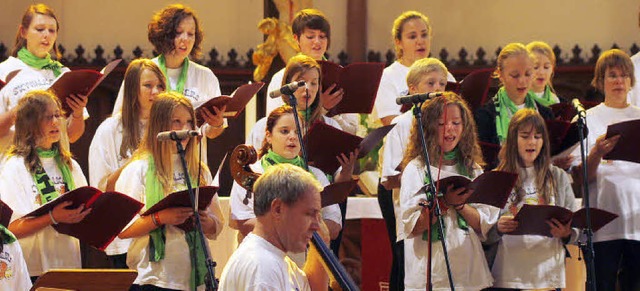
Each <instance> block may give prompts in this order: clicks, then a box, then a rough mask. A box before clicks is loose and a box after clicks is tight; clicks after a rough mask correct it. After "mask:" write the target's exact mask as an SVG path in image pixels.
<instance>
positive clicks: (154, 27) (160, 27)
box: [147, 4, 204, 59]
mask: <svg viewBox="0 0 640 291" xmlns="http://www.w3.org/2000/svg"><path fill="white" fill-rule="evenodd" d="M187 17H193V20H194V21H195V23H196V40H195V43H194V44H193V49H192V50H191V53H190V54H189V56H190V57H191V58H192V59H193V58H198V57H200V54H201V51H202V48H201V47H200V44H201V43H202V39H203V37H204V36H203V33H202V29H201V28H200V23H199V22H198V17H197V16H196V14H195V11H194V10H193V9H191V8H189V7H187V6H184V5H182V4H172V5H169V6H167V7H165V8H163V9H162V10H160V11H158V12H157V13H156V14H154V15H153V18H151V22H150V23H149V25H148V27H147V28H148V29H147V30H148V33H147V37H148V39H149V42H151V44H152V45H153V47H154V49H155V50H156V52H157V53H159V54H165V53H168V52H170V51H172V50H174V49H175V42H174V40H175V38H176V29H177V28H178V25H180V21H182V20H183V19H185V18H187Z"/></svg>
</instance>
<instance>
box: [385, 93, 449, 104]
mask: <svg viewBox="0 0 640 291" xmlns="http://www.w3.org/2000/svg"><path fill="white" fill-rule="evenodd" d="M438 96H442V92H432V93H423V94H413V95H408V96H400V97H398V98H396V104H398V105H403V104H415V103H422V102H424V101H427V100H429V99H433V98H435V97H438Z"/></svg>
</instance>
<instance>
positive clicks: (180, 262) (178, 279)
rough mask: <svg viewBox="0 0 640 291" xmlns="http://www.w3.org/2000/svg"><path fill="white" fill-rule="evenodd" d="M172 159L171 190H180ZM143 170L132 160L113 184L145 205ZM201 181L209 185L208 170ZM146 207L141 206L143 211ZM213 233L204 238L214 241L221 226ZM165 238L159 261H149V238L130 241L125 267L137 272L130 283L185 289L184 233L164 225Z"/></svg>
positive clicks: (177, 165)
mask: <svg viewBox="0 0 640 291" xmlns="http://www.w3.org/2000/svg"><path fill="white" fill-rule="evenodd" d="M172 159H173V168H174V174H173V178H174V179H173V182H174V187H173V191H180V190H184V189H186V185H185V179H184V174H183V173H182V167H181V166H180V160H179V156H178V155H177V154H176V155H173V156H172ZM147 169H148V161H147V160H146V159H140V160H135V161H132V162H131V163H130V164H128V165H127V166H126V167H125V168H124V169H123V170H122V173H121V175H120V177H119V178H118V181H117V182H116V187H115V188H116V191H118V192H121V193H125V194H127V195H129V196H131V197H132V198H134V199H136V200H138V201H140V202H142V203H145V204H146V194H145V193H146V192H145V181H146V180H145V179H146V173H147ZM205 178H206V184H207V185H211V182H212V178H211V173H210V172H209V171H205ZM217 205H219V202H218V195H217V194H216V195H215V196H214V198H213V201H212V202H211V205H210V206H209V208H210V209H211V211H214V207H218V206H217ZM147 208H148V207H146V206H145V208H144V209H147ZM139 217H140V215H136V216H135V217H134V218H133V219H132V221H131V223H133V222H134V221H136V220H137V219H138V218H139ZM218 222H219V221H218ZM131 223H130V224H129V225H131ZM127 227H128V226H127ZM125 229H126V227H125ZM216 231H217V232H216V233H215V234H214V235H213V236H209V235H207V238H208V239H215V238H216V237H217V235H218V234H219V233H220V231H222V225H220V224H219V225H217V227H216ZM165 237H166V240H165V257H164V259H162V260H161V261H160V262H150V261H149V235H144V236H140V237H135V238H133V239H132V242H131V246H130V247H129V250H128V252H127V265H128V266H129V268H131V269H134V270H137V271H138V276H137V277H136V280H135V281H134V284H138V285H146V284H149V285H154V286H158V287H161V288H168V289H178V290H189V278H190V274H191V268H190V266H191V258H190V256H189V245H188V244H187V241H186V240H185V233H184V231H183V230H181V229H179V228H177V227H175V226H173V225H165ZM204 287H205V286H204V285H201V286H199V287H198V290H204Z"/></svg>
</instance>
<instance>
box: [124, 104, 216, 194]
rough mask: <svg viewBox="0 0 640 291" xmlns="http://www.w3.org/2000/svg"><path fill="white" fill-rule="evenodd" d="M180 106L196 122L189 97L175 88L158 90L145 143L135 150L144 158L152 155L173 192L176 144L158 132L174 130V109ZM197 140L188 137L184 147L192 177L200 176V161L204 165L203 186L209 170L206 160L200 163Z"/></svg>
mask: <svg viewBox="0 0 640 291" xmlns="http://www.w3.org/2000/svg"><path fill="white" fill-rule="evenodd" d="M179 107H183V108H186V109H187V110H188V111H189V114H190V115H191V118H192V121H193V122H195V120H196V117H195V112H194V110H193V106H192V105H191V102H190V101H189V100H188V99H187V98H186V97H184V96H182V94H179V93H176V92H164V93H161V94H158V96H157V97H156V99H155V100H154V101H153V105H152V106H151V113H150V115H149V125H148V126H147V130H146V131H145V134H144V137H143V139H142V143H141V144H140V147H139V148H138V151H136V154H135V159H145V158H147V157H148V156H149V155H150V156H151V157H153V160H154V162H155V166H156V176H157V177H158V180H159V181H160V183H161V184H162V187H163V188H164V190H165V193H171V190H172V188H173V171H174V169H173V161H172V160H171V154H172V148H173V147H175V144H174V143H170V142H159V141H158V140H157V138H156V136H157V135H158V133H160V132H163V131H168V130H171V123H172V121H173V113H174V112H175V110H176V109H177V108H179ZM198 142H199V141H198V139H197V138H190V139H189V142H188V143H187V146H186V147H185V151H186V153H185V158H186V161H187V167H188V170H189V176H190V177H197V174H198V166H199V165H200V166H201V167H202V168H203V170H202V171H201V174H200V186H204V185H205V184H206V181H205V179H204V173H205V172H207V171H208V168H207V165H205V164H204V163H200V156H199V155H198V150H197V146H198Z"/></svg>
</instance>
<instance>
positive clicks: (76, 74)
mask: <svg viewBox="0 0 640 291" xmlns="http://www.w3.org/2000/svg"><path fill="white" fill-rule="evenodd" d="M121 61H122V60H121V59H117V60H115V61H112V62H110V63H109V64H107V65H106V66H105V67H104V69H102V71H101V72H98V71H95V70H74V71H68V72H64V73H62V74H61V75H60V76H58V78H57V79H56V80H55V81H54V82H53V84H51V86H50V87H49V90H51V91H53V92H54V93H55V94H56V96H58V99H60V103H61V104H62V109H63V110H64V112H66V113H67V116H69V115H70V114H71V112H72V110H71V107H69V105H67V102H66V99H67V97H69V95H72V94H75V95H84V96H89V95H91V93H92V92H93V90H95V89H96V88H97V87H98V85H100V83H102V81H104V79H105V78H106V77H107V76H108V75H109V74H110V73H111V72H112V71H113V69H115V68H116V67H117V66H118V64H119V63H120V62H121Z"/></svg>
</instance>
